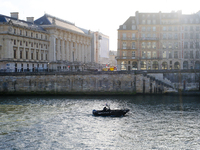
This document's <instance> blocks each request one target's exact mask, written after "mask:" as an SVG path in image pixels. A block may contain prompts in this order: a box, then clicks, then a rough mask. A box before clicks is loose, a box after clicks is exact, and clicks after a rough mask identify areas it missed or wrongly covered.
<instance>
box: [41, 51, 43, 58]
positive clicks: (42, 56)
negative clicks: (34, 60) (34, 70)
mask: <svg viewBox="0 0 200 150" xmlns="http://www.w3.org/2000/svg"><path fill="white" fill-rule="evenodd" d="M41 60H43V52H42V53H41Z"/></svg>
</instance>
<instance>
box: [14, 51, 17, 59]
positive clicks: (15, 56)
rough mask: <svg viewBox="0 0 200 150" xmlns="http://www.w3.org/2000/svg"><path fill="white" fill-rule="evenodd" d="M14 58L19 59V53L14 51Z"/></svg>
mask: <svg viewBox="0 0 200 150" xmlns="http://www.w3.org/2000/svg"><path fill="white" fill-rule="evenodd" d="M14 58H15V59H16V58H17V51H16V50H14Z"/></svg>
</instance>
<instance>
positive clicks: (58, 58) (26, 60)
mask: <svg viewBox="0 0 200 150" xmlns="http://www.w3.org/2000/svg"><path fill="white" fill-rule="evenodd" d="M85 31H86V30H85ZM92 39H93V36H92V34H91V32H90V30H87V32H84V31H83V30H82V29H81V28H79V27H77V26H75V24H74V23H71V22H69V21H65V20H62V19H60V18H57V17H54V16H51V15H48V14H45V15H44V16H42V17H40V18H39V19H37V20H34V17H27V20H26V21H24V20H20V19H19V14H18V12H14V13H11V16H10V17H8V16H5V15H0V71H3V72H4V71H6V72H27V71H28V72H35V71H52V70H54V71H69V70H84V69H85V68H95V67H96V66H99V64H98V63H100V61H99V59H97V60H96V59H95V58H96V53H95V50H94V49H93V48H91V45H92V44H93V45H94V44H96V43H97V42H96V41H95V42H92V41H94V40H92ZM93 47H95V46H93ZM108 51H109V50H108ZM98 56H99V54H98ZM99 58H100V57H99Z"/></svg>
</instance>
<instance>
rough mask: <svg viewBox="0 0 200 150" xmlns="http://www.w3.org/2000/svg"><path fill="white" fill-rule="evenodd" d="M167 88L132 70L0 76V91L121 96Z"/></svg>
mask: <svg viewBox="0 0 200 150" xmlns="http://www.w3.org/2000/svg"><path fill="white" fill-rule="evenodd" d="M166 90H167V87H166V86H165V85H163V84H161V83H159V82H157V81H156V80H153V79H152V78H149V77H148V76H145V75H143V74H135V73H126V72H125V73H119V72H118V73H117V72H112V73H98V72H97V73H95V72H94V73H83V72H79V73H74V74H73V73H48V74H40V73H38V74H26V75H24V74H19V73H18V74H12V75H9V74H8V75H1V76H0V94H7V95H9V94H64V95H84V94H85V95H109V94H110V95H112V94H114V95H120V94H129V95H130V94H136V93H162V92H165V91H166Z"/></svg>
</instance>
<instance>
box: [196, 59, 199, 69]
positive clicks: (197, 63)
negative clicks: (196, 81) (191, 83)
mask: <svg viewBox="0 0 200 150" xmlns="http://www.w3.org/2000/svg"><path fill="white" fill-rule="evenodd" d="M195 69H200V62H199V61H196V62H195Z"/></svg>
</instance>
